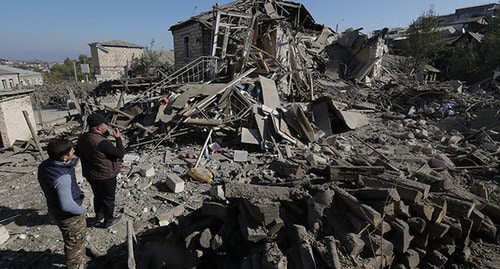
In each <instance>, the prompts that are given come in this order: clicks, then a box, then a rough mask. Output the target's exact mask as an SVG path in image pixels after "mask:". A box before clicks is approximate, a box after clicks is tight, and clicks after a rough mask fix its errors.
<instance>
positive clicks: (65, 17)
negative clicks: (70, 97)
mask: <svg viewBox="0 0 500 269" xmlns="http://www.w3.org/2000/svg"><path fill="white" fill-rule="evenodd" d="M229 2H232V1H227V0H214V1H212V0H170V1H167V0H163V1H161V0H141V1H137V0H135V1H131V0H120V1H117V0H106V1H102V0H86V1H85V0H80V1H68V0H44V1H41V0H16V1H4V2H3V3H2V5H1V6H2V8H1V10H2V15H1V16H0V59H8V60H35V59H37V60H43V61H63V60H64V59H66V58H70V59H76V58H78V55H80V54H85V55H88V56H90V47H89V45H88V44H90V43H93V42H103V41H109V40H114V39H119V40H123V41H127V42H130V43H134V44H137V45H142V46H147V47H151V45H152V48H153V49H154V50H170V49H172V47H173V44H172V43H173V42H172V33H171V32H170V31H169V30H168V29H169V27H170V26H171V25H173V24H175V23H177V22H179V21H183V20H185V19H187V18H189V17H191V16H193V15H197V14H199V13H200V12H203V11H208V10H211V9H212V6H213V5H214V4H215V3H218V4H226V3H229ZM294 2H300V3H302V4H304V5H305V6H306V8H307V9H308V10H309V12H310V13H311V14H312V16H313V18H314V19H315V21H316V22H317V23H320V24H324V25H327V26H329V27H331V28H332V29H333V30H335V29H336V27H338V30H339V32H341V31H344V30H345V29H347V28H350V27H352V28H363V32H365V33H369V32H371V31H372V30H376V29H381V28H384V27H388V28H392V27H399V26H402V27H406V26H408V25H409V24H410V23H411V22H412V21H413V20H415V19H416V18H417V17H418V16H420V15H422V14H423V13H424V12H426V11H428V10H429V9H430V8H431V7H432V8H433V10H434V12H435V13H436V14H438V15H445V14H451V13H453V12H454V11H455V9H456V8H461V7H468V6H474V5H480V4H487V3H498V2H496V0H492V1H485V0H342V1H341V0H302V1H301V0H295V1H294ZM153 40H154V42H153Z"/></svg>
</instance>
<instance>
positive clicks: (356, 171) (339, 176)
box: [326, 166, 385, 181]
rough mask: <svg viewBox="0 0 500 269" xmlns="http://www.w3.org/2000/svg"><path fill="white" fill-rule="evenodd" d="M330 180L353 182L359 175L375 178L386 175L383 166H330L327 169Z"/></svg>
mask: <svg viewBox="0 0 500 269" xmlns="http://www.w3.org/2000/svg"><path fill="white" fill-rule="evenodd" d="M326 170H327V172H328V176H329V178H330V180H342V181H352V180H357V179H358V178H359V175H364V176H373V175H380V174H382V173H384V171H385V168H384V167H383V166H330V167H327V168H326Z"/></svg>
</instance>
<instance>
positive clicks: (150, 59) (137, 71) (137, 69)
mask: <svg viewBox="0 0 500 269" xmlns="http://www.w3.org/2000/svg"><path fill="white" fill-rule="evenodd" d="M154 43H155V41H154V39H153V40H152V41H151V44H150V46H149V47H148V48H146V49H145V50H144V53H143V54H142V57H140V58H135V59H133V60H132V64H131V70H133V72H134V76H138V77H145V76H152V75H156V72H157V71H158V70H159V71H161V72H163V73H167V74H168V73H171V72H172V71H173V66H171V65H169V64H168V63H166V62H162V60H161V56H162V52H161V51H154V50H153V46H154Z"/></svg>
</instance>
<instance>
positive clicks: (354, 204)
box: [333, 187, 382, 226]
mask: <svg viewBox="0 0 500 269" xmlns="http://www.w3.org/2000/svg"><path fill="white" fill-rule="evenodd" d="M333 189H334V190H335V194H337V195H336V197H339V198H340V199H341V200H342V201H343V202H344V203H345V204H346V206H347V207H348V208H349V209H351V211H352V213H354V214H355V215H357V216H358V217H360V218H362V219H364V220H366V221H368V222H369V223H370V224H372V225H373V226H377V225H379V224H380V222H382V215H381V214H380V213H379V212H377V211H376V210H375V209H373V208H372V207H370V206H368V205H366V204H363V203H361V202H360V201H358V199H356V197H354V196H352V195H350V194H349V193H348V192H346V191H345V190H343V189H341V188H338V187H333Z"/></svg>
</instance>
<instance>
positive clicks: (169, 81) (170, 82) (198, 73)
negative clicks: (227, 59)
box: [133, 56, 221, 102]
mask: <svg viewBox="0 0 500 269" xmlns="http://www.w3.org/2000/svg"><path fill="white" fill-rule="evenodd" d="M220 69H221V66H220V65H219V58H218V57H213V56H201V57H198V58H197V59H195V60H193V61H192V62H190V63H188V64H187V65H185V66H184V67H182V68H180V69H179V70H177V71H175V72H174V73H172V74H170V75H169V76H168V77H166V78H164V79H163V80H161V81H159V82H157V83H156V84H154V85H153V86H151V88H149V89H148V90H147V91H144V92H142V93H141V94H140V95H139V96H138V97H137V98H136V99H135V100H134V101H133V102H137V101H141V100H143V99H144V98H146V97H148V96H151V95H158V94H161V93H162V92H163V91H164V90H165V89H167V88H170V87H173V86H177V85H180V84H185V83H200V82H204V81H210V80H213V79H215V77H216V75H217V74H218V73H219V72H220Z"/></svg>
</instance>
